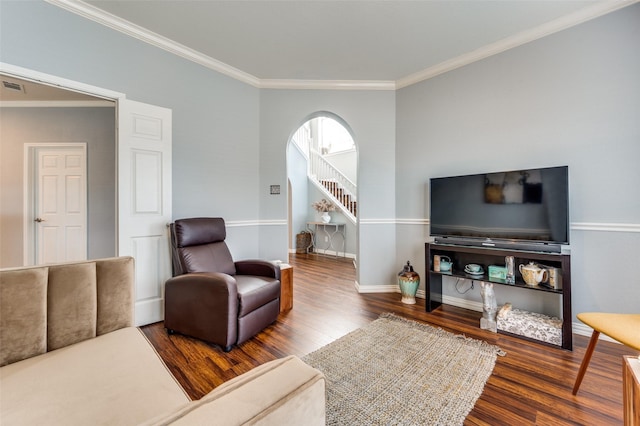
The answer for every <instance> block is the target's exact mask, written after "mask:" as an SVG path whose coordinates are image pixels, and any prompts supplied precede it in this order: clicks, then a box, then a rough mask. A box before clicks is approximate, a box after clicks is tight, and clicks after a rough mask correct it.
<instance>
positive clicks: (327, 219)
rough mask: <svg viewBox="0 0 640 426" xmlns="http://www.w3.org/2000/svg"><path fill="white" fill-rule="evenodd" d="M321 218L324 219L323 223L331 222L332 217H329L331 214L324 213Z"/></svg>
mask: <svg viewBox="0 0 640 426" xmlns="http://www.w3.org/2000/svg"><path fill="white" fill-rule="evenodd" d="M320 218H321V219H322V223H329V222H331V215H329V212H322V216H320Z"/></svg>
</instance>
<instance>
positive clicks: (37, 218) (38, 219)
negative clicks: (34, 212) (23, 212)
mask: <svg viewBox="0 0 640 426" xmlns="http://www.w3.org/2000/svg"><path fill="white" fill-rule="evenodd" d="M35 221H36V222H44V219H41V218H39V217H36V218H35Z"/></svg>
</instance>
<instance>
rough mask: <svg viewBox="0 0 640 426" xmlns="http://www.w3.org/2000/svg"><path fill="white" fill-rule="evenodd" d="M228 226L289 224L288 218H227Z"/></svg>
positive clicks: (226, 223) (226, 224)
mask: <svg viewBox="0 0 640 426" xmlns="http://www.w3.org/2000/svg"><path fill="white" fill-rule="evenodd" d="M224 223H225V226H226V227H227V228H240V227H248V226H288V223H287V220H286V219H274V220H228V221H227V220H225V222H224Z"/></svg>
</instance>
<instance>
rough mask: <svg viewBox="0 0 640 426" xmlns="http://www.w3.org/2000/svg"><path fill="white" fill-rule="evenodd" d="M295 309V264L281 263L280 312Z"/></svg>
mask: <svg viewBox="0 0 640 426" xmlns="http://www.w3.org/2000/svg"><path fill="white" fill-rule="evenodd" d="M291 309H293V266H291V265H289V264H288V263H281V264H280V313H282V312H285V311H289V310H291Z"/></svg>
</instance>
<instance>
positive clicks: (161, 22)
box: [48, 0, 635, 85]
mask: <svg viewBox="0 0 640 426" xmlns="http://www.w3.org/2000/svg"><path fill="white" fill-rule="evenodd" d="M48 1H50V2H51V3H54V4H58V5H59V6H61V7H66V8H69V7H68V4H69V3H72V4H73V3H75V4H76V5H80V7H82V8H84V9H83V14H84V16H86V15H87V11H88V12H89V14H91V13H94V14H96V13H97V14H101V15H102V18H101V20H102V23H104V21H105V17H106V20H107V21H109V23H108V25H110V26H112V27H114V28H116V27H118V26H122V25H124V26H127V27H128V28H129V30H131V28H134V29H135V31H133V32H135V33H136V34H137V33H146V36H145V37H146V38H147V39H148V38H149V37H151V38H159V39H161V40H162V43H163V44H166V43H167V42H168V43H177V44H179V45H181V46H180V47H181V48H182V47H185V46H186V47H187V48H189V50H190V51H191V53H192V54H196V55H202V56H203V57H206V58H211V59H212V60H213V61H214V62H218V61H219V62H220V63H221V64H219V65H220V66H222V67H228V68H229V69H232V71H233V72H235V71H238V72H239V73H246V74H247V75H248V77H249V78H255V79H258V80H274V79H276V80H353V81H386V82H388V81H392V82H396V83H398V82H402V81H405V82H407V84H411V83H412V82H415V81H419V80H420V79H422V78H426V77H428V74H429V73H432V74H433V73H434V72H435V73H438V70H439V69H446V68H447V67H449V68H450V67H451V66H452V65H453V66H454V67H455V66H460V65H464V64H465V62H466V63H469V62H472V61H473V60H477V59H482V58H483V57H486V56H489V55H490V54H493V53H497V52H499V51H503V50H506V49H508V48H510V47H514V46H516V45H519V44H522V43H525V42H527V41H531V40H534V39H536V38H539V37H542V36H545V35H547V34H550V33H553V32H555V31H558V30H562V29H563V28H567V27H569V26H572V25H575V24H578V23H580V22H583V21H585V20H588V19H591V18H593V17H597V16H600V15H602V14H604V13H608V12H610V11H612V10H616V9H618V8H620V7H622V6H626V5H628V4H632V3H634V2H635V0H633V1H627V2H624V1H622V2H621V1H615V2H612V1H610V0H607V1H603V0H597V1H580V0H546V1H541V0H533V1H530V0H498V1H496V0H424V1H421V0H414V1H406V0H402V1H401V0H386V1H373V0H350V1H347V0H322V1H321V0H288V1H282V0H281V1H274V0H245V1H241V0H231V1H229V0H196V1H194V0H87V1H85V2H84V3H83V2H81V1H77V0H64V1H63V0H48ZM105 12H107V13H105ZM98 20H99V19H98ZM99 21H100V20H99ZM114 23H116V25H114ZM131 24H135V25H131ZM139 27H141V28H139ZM125 32H126V31H125ZM129 33H130V34H131V33H132V31H129ZM158 36H160V37H158ZM147 41H148V40H147ZM456 64H457V65H456ZM413 80H415V81H413ZM405 85H406V84H405Z"/></svg>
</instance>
